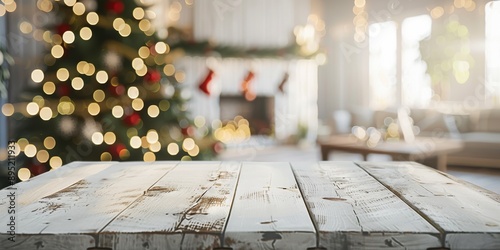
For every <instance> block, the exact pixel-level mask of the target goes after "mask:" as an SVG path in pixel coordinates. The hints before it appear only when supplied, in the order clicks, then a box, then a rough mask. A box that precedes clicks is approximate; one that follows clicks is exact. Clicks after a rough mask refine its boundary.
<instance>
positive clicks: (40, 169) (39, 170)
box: [28, 163, 47, 176]
mask: <svg viewBox="0 0 500 250" xmlns="http://www.w3.org/2000/svg"><path fill="white" fill-rule="evenodd" d="M28 169H29V170H30V172H31V174H32V175H33V176H37V175H40V174H43V173H45V172H47V168H46V167H45V166H44V165H43V164H39V163H34V164H33V165H31V166H29V167H28Z"/></svg>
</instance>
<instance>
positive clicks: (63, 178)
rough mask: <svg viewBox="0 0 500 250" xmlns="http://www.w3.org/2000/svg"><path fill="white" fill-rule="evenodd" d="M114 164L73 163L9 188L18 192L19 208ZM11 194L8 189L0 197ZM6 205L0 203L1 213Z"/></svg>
mask: <svg viewBox="0 0 500 250" xmlns="http://www.w3.org/2000/svg"><path fill="white" fill-rule="evenodd" d="M112 164H113V162H72V163H70V164H68V165H64V166H63V167H60V168H59V169H57V171H56V170H52V171H49V172H47V173H44V174H42V175H38V176H35V177H33V178H31V179H29V180H27V181H24V182H19V183H16V184H15V185H13V186H11V187H8V188H9V190H14V189H15V190H16V193H17V196H16V202H17V204H18V205H19V206H23V205H27V204H29V203H31V202H33V201H37V200H38V199H40V198H42V197H45V196H47V195H51V194H53V193H55V192H57V191H59V190H61V189H63V188H66V187H68V186H70V185H72V184H73V183H75V182H77V181H79V180H81V179H83V178H85V177H87V176H90V175H93V174H96V173H98V172H100V171H102V170H104V169H106V168H107V167H109V166H111V165H112ZM9 192H10V191H8V190H7V189H2V190H0V195H1V196H0V197H6V196H7V194H9ZM5 205H6V202H5V200H2V201H0V211H4V206H5Z"/></svg>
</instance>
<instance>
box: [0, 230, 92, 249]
mask: <svg viewBox="0 0 500 250" xmlns="http://www.w3.org/2000/svg"><path fill="white" fill-rule="evenodd" d="M7 237H8V236H7V235H4V234H0V239H1V240H0V249H4V250H42V249H50V250H68V249H80V250H86V249H87V248H89V247H95V243H96V242H95V240H94V238H93V237H92V236H89V235H64V234H59V235H16V242H11V241H9V240H8V239H7Z"/></svg>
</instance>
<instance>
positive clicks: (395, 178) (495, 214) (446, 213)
mask: <svg viewBox="0 0 500 250" xmlns="http://www.w3.org/2000/svg"><path fill="white" fill-rule="evenodd" d="M358 164H359V165H360V166H361V167H362V168H364V169H365V170H366V171H367V172H369V173H370V174H371V175H372V176H374V177H375V178H377V179H378V180H379V181H380V182H381V183H383V184H384V185H387V186H390V187H391V189H392V190H393V191H394V192H395V193H396V194H398V195H399V196H400V197H401V198H402V199H404V200H406V201H407V202H408V203H411V205H412V206H413V207H414V208H415V209H418V210H419V211H420V212H421V213H422V214H423V215H424V216H425V217H427V218H428V220H431V221H432V222H433V223H435V224H436V225H439V227H440V228H441V229H442V230H443V233H444V234H445V237H446V246H447V247H451V248H462V247H463V246H462V245H461V244H463V242H468V245H469V246H474V247H473V248H476V249H498V245H499V244H500V203H499V202H498V198H497V199H492V198H491V197H489V196H488V195H485V194H484V193H483V192H480V191H478V189H472V188H470V187H468V186H466V185H463V184H462V183H459V182H457V181H455V180H453V179H450V178H448V176H447V175H444V174H442V173H439V172H436V171H435V170H433V169H431V168H429V167H426V166H423V165H420V164H417V163H414V162H403V163H397V162H389V163H367V162H361V163H358ZM490 195H491V194H490ZM483 234H487V235H483ZM486 239H489V240H486Z"/></svg>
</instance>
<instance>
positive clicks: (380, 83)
mask: <svg viewBox="0 0 500 250" xmlns="http://www.w3.org/2000/svg"><path fill="white" fill-rule="evenodd" d="M369 30H370V42H369V53H370V57H369V74H370V76H369V77H370V78H369V79H370V80H369V81H370V108H372V109H385V108H387V107H390V106H393V105H395V104H396V98H395V97H396V92H397V90H396V67H397V65H396V48H397V33H396V32H397V30H396V23H395V22H383V23H374V24H372V25H370V29H369Z"/></svg>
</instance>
